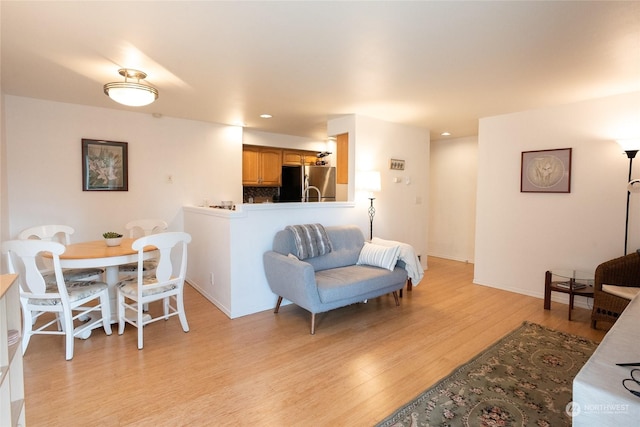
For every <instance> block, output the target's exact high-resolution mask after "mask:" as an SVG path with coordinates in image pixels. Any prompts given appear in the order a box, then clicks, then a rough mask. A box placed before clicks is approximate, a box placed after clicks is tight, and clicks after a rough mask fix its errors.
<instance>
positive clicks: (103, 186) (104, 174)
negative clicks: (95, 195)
mask: <svg viewBox="0 0 640 427" xmlns="http://www.w3.org/2000/svg"><path fill="white" fill-rule="evenodd" d="M127 146H128V144H127V143H126V142H115V141H101V140H96V139H82V191H128V189H129V178H128V167H129V166H128V158H127Z"/></svg>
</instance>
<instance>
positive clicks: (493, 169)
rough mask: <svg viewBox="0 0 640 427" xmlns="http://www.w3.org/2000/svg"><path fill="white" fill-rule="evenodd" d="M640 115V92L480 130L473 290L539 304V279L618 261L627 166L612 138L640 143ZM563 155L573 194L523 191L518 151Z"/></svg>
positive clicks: (637, 209)
mask: <svg viewBox="0 0 640 427" xmlns="http://www.w3.org/2000/svg"><path fill="white" fill-rule="evenodd" d="M639 111H640V92H637V93H632V94H626V95H619V96H613V97H608V98H604V99H598V100H591V101H586V102H581V103H576V104H571V105H562V106H556V107H551V108H545V109H540V110H534V111H526V112H521V113H514V114H508V115H503V116H497V117H490V118H485V119H482V120H481V121H480V132H479V139H478V196H477V222H476V244H475V247H476V257H475V279H474V281H475V283H478V284H483V285H489V286H493V287H496V288H501V289H507V290H511V291H515V292H519V293H523V294H527V295H533V296H537V297H542V296H543V291H544V272H545V271H546V270H548V269H553V268H569V269H578V270H580V269H584V270H591V271H593V270H595V268H596V266H597V265H598V264H600V263H601V262H603V261H606V260H608V259H611V258H614V257H617V256H621V255H622V254H623V250H624V221H625V207H626V195H627V192H626V184H627V174H628V167H629V160H628V159H627V157H626V155H625V154H624V153H623V152H622V149H621V148H620V146H619V145H618V144H617V143H616V142H615V139H617V138H622V137H632V136H635V137H637V136H640V120H639V118H640V116H639V115H638V112H639ZM568 147H570V148H572V149H573V160H572V170H571V193H569V194H558V193H556V194H549V193H544V194H539V193H521V192H520V161H521V152H522V151H531V150H544V149H554V148H568ZM633 176H634V177H636V178H637V177H639V176H640V170H638V169H637V168H636V170H635V173H634V174H633ZM632 202H633V203H632V205H631V227H630V245H629V248H630V251H634V250H635V249H636V248H639V247H640V197H638V195H632Z"/></svg>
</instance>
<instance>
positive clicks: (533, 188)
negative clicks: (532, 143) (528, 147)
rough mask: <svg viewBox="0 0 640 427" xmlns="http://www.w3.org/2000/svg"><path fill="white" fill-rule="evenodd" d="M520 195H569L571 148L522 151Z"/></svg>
mask: <svg viewBox="0 0 640 427" xmlns="http://www.w3.org/2000/svg"><path fill="white" fill-rule="evenodd" d="M520 192H521V193H570V192H571V148H558V149H554V150H538V151H523V152H522V160H521V173H520Z"/></svg>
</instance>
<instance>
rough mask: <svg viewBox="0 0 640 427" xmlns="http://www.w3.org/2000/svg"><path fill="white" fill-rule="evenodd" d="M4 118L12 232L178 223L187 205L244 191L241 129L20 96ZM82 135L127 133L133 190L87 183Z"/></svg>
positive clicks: (87, 232) (83, 236)
mask: <svg viewBox="0 0 640 427" xmlns="http://www.w3.org/2000/svg"><path fill="white" fill-rule="evenodd" d="M5 117H6V141H5V143H6V156H7V159H6V160H7V161H6V168H7V170H6V172H7V173H6V187H7V192H8V194H7V196H4V195H3V199H4V200H6V201H7V202H8V205H7V206H8V217H7V218H3V220H4V221H8V222H9V236H10V237H15V235H16V234H17V233H18V232H19V231H20V230H22V229H24V228H26V227H30V226H33V225H38V224H46V223H48V224H51V223H60V224H66V225H70V226H72V227H74V228H75V230H76V233H75V235H74V236H73V240H74V241H82V240H95V239H100V238H101V234H102V232H104V231H109V230H113V231H124V225H125V223H126V222H128V221H129V220H132V219H137V218H148V217H159V218H163V219H165V220H166V221H167V222H169V224H170V228H171V229H181V228H182V207H183V206H184V205H196V204H198V203H201V202H202V200H203V199H205V198H206V199H210V200H242V175H241V171H242V165H241V163H242V155H241V152H242V128H239V127H235V126H225V125H219V124H213V123H205V122H198V121H191V120H182V119H173V118H169V117H162V118H153V117H152V116H151V115H148V114H142V113H135V112H123V111H117V110H111V109H104V108H95V107H86V106H81V105H73V104H63V103H57V102H50V101H43V100H37V99H30V98H22V97H14V96H5ZM82 138H90V139H104V140H111V141H121V142H128V153H129V156H128V157H129V191H126V192H95V191H88V192H86V191H82V162H81V140H82ZM169 175H172V177H173V183H172V184H169V183H168V182H167V177H168V176H169Z"/></svg>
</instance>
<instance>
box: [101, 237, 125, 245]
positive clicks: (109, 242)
mask: <svg viewBox="0 0 640 427" xmlns="http://www.w3.org/2000/svg"><path fill="white" fill-rule="evenodd" d="M104 242H105V243H106V244H107V246H120V243H122V237H114V238H111V239H104Z"/></svg>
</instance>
